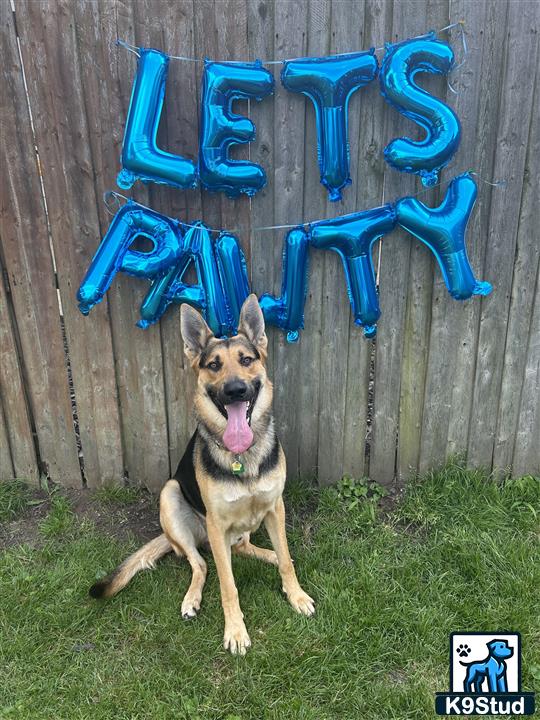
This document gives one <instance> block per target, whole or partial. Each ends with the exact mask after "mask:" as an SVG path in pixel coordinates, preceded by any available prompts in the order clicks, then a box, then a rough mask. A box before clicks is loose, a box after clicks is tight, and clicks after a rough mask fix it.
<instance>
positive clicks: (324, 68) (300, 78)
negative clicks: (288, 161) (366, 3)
mask: <svg viewBox="0 0 540 720" xmlns="http://www.w3.org/2000/svg"><path fill="white" fill-rule="evenodd" d="M376 73H377V58H376V57H375V51H374V50H373V49H371V50H369V51H367V52H359V53H351V54H348V55H335V56H333V57H325V58H304V59H301V60H289V61H287V62H285V63H284V65H283V70H282V71H281V82H282V83H283V85H284V86H285V87H286V88H287V90H290V91H291V92H296V93H302V94H303V95H306V96H307V97H308V98H309V99H310V100H311V102H312V103H313V105H314V106H315V113H316V119H317V154H318V158H319V168H320V172H321V183H322V184H323V185H324V186H325V187H326V189H327V190H328V192H329V194H330V200H331V201H336V200H341V189H342V188H343V187H345V186H346V185H350V183H351V178H350V176H349V136H348V106H349V98H350V96H351V95H352V93H353V92H354V91H355V90H358V89H359V88H361V87H364V85H367V84H368V83H369V82H371V81H372V80H373V78H374V77H375V75H376Z"/></svg>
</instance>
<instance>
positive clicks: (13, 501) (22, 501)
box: [0, 480, 30, 521]
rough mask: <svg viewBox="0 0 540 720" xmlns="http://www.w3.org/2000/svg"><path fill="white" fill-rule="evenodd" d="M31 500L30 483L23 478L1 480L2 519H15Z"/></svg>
mask: <svg viewBox="0 0 540 720" xmlns="http://www.w3.org/2000/svg"><path fill="white" fill-rule="evenodd" d="M29 500H30V491H29V488H28V485H27V484H26V483H25V482H24V481H23V480H5V481H3V482H0V520H3V521H7V520H13V519H14V518H16V517H17V516H18V515H20V514H21V513H22V512H23V511H24V510H25V509H26V507H27V505H28V502H29Z"/></svg>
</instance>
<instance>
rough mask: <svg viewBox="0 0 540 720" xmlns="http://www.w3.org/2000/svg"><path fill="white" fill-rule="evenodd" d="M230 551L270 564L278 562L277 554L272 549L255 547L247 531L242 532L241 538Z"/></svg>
mask: <svg viewBox="0 0 540 720" xmlns="http://www.w3.org/2000/svg"><path fill="white" fill-rule="evenodd" d="M231 549H232V551H233V553H235V554H236V555H244V556H245V557H251V558H256V559H257V560H262V561H263V562H266V563H269V564H270V565H276V566H277V564H278V559H277V555H276V553H275V552H274V550H267V549H266V548H261V547H257V545H253V543H252V542H251V541H250V539H249V533H244V535H243V536H242V539H241V540H240V541H239V542H237V543H236V544H235V545H233V546H232V548H231Z"/></svg>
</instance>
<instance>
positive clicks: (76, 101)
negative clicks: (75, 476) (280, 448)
mask: <svg viewBox="0 0 540 720" xmlns="http://www.w3.org/2000/svg"><path fill="white" fill-rule="evenodd" d="M74 7H75V6H74V5H72V4H71V3H69V2H61V1H55V2H43V3H33V2H26V1H25V0H24V1H23V2H21V4H20V8H21V13H20V20H19V23H18V29H19V32H20V35H21V48H22V54H23V61H24V63H25V66H26V67H27V68H29V70H31V71H30V72H29V75H28V92H29V96H30V102H31V104H32V106H33V107H35V108H39V112H36V113H35V117H34V121H35V129H36V143H37V146H38V150H39V152H40V158H41V162H42V168H43V180H44V186H45V192H46V195H47V198H48V201H49V206H48V207H49V219H50V227H51V237H52V243H53V247H54V253H55V258H56V262H57V272H58V285H59V289H60V296H61V298H62V307H63V313H64V321H65V329H66V335H67V342H68V347H69V353H70V359H71V368H72V373H73V382H74V386H75V395H76V399H77V409H78V418H79V431H80V436H81V443H82V449H83V453H84V461H85V476H86V480H87V482H88V484H89V485H90V486H94V485H99V484H101V483H103V482H108V481H111V480H118V479H119V478H121V477H122V469H123V468H122V448H121V443H120V433H119V417H118V405H117V399H116V381H115V375H114V361H113V354H112V345H111V336H110V328H109V321H108V315H107V301H106V300H105V301H104V302H103V303H102V304H101V305H100V306H98V307H96V308H95V309H94V310H93V312H92V316H91V318H89V319H88V320H83V319H82V318H81V316H80V313H79V311H78V309H77V306H76V304H75V301H74V300H75V298H74V296H75V293H76V290H77V287H78V282H79V280H80V278H81V276H82V274H83V273H84V271H85V270H86V268H87V266H88V264H89V262H90V260H91V258H92V254H93V252H94V250H95V248H96V247H97V244H98V242H99V239H100V227H99V221H98V216H97V212H96V198H95V194H94V188H93V181H92V179H93V176H94V173H95V172H99V171H100V166H101V163H102V162H103V160H104V158H105V157H106V154H105V153H104V152H103V149H104V146H103V145H102V144H101V143H100V144H99V147H98V148H97V149H95V148H94V147H93V142H92V140H93V139H94V137H95V132H96V128H95V127H90V128H89V126H88V122H87V120H88V119H90V120H96V119H99V118H100V117H101V115H102V113H104V112H105V108H106V103H105V102H104V101H102V102H100V99H101V98H100V97H99V95H98V94H97V93H96V88H95V86H94V87H92V88H88V86H87V85H86V83H85V80H86V78H87V77H89V76H90V77H92V78H94V77H96V75H97V73H98V67H99V66H98V65H96V57H95V52H96V50H95V47H94V45H93V44H92V47H90V45H87V46H85V45H84V37H83V38H82V41H83V47H82V51H83V52H81V53H79V38H80V36H81V35H84V32H85V31H91V25H90V23H89V20H90V16H88V18H87V21H86V22H85V23H84V24H77V23H76V19H75V17H74V14H73V11H74ZM85 47H86V49H87V50H88V54H87V55H85V54H84V49H85ZM36 56H37V57H46V58H47V62H46V63H35V62H34V58H35V57H36ZM51 130H52V131H51ZM98 138H99V136H98ZM92 150H93V152H92Z"/></svg>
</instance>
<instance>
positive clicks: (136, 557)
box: [90, 534, 172, 598]
mask: <svg viewBox="0 0 540 720" xmlns="http://www.w3.org/2000/svg"><path fill="white" fill-rule="evenodd" d="M171 550H172V545H171V543H170V542H169V540H168V539H167V537H166V536H165V535H164V534H162V535H158V537H157V538H154V540H150V542H149V543H146V545H143V546H142V548H140V549H139V550H137V552H135V553H133V555H130V556H129V557H128V558H127V559H126V560H124V562H123V563H122V564H121V565H119V566H118V567H117V568H116V570H114V571H113V572H112V573H111V574H110V575H108V576H107V577H106V578H103V579H102V580H99V581H98V582H97V583H95V585H92V587H91V588H90V595H91V596H92V597H94V598H109V597H112V596H113V595H116V593H118V592H120V590H122V588H124V587H125V586H126V585H127V584H128V582H129V581H130V580H131V578H132V577H133V576H134V575H136V574H137V573H138V572H139V570H148V569H150V568H153V567H154V566H155V564H156V562H157V560H159V558H160V557H163V555H166V554H167V553H169V552H171Z"/></svg>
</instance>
